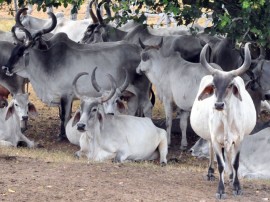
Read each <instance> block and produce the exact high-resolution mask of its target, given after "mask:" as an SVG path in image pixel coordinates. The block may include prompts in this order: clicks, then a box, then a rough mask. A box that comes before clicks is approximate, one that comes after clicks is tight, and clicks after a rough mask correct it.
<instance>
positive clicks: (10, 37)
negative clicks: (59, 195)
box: [0, 0, 270, 198]
mask: <svg viewBox="0 0 270 202" xmlns="http://www.w3.org/2000/svg"><path fill="white" fill-rule="evenodd" d="M94 1H95V0H92V1H91V3H90V8H89V11H90V15H91V17H92V21H90V20H78V21H72V20H67V19H65V18H64V17H63V16H61V15H58V16H56V15H54V14H53V13H51V12H49V13H48V15H49V16H50V19H48V20H44V19H38V18H35V17H32V16H30V15H27V8H23V9H20V10H19V11H18V13H17V14H16V17H15V20H16V24H15V25H14V26H13V28H12V30H11V32H2V31H0V47H1V50H0V67H2V68H1V69H0V71H1V73H0V84H1V85H2V86H3V88H0V108H1V109H0V111H1V112H0V116H1V123H0V124H1V129H0V145H3V146H15V147H16V146H17V144H18V142H20V141H23V142H25V143H26V144H27V146H28V147H35V145H36V144H35V143H34V142H33V141H31V140H29V139H28V138H27V137H26V136H25V135H24V134H23V131H25V130H26V128H27V120H28V115H33V116H35V115H37V111H36V109H35V106H34V105H33V104H32V103H30V102H29V100H28V97H29V95H28V93H26V92H25V83H26V82H27V80H29V81H30V83H31V85H32V87H33V89H34V91H35V92H36V94H37V96H38V97H39V98H40V99H41V100H42V102H44V103H46V104H47V105H49V106H58V107H59V109H60V110H59V116H60V119H61V125H60V131H61V132H60V134H59V136H58V138H59V140H62V139H65V138H68V140H69V141H70V142H71V143H72V144H75V145H78V146H79V147H80V150H79V151H78V152H76V155H77V156H78V157H80V156H82V155H86V156H87V158H88V159H92V160H96V161H103V160H106V159H112V158H114V160H115V161H116V162H123V161H125V160H151V159H156V158H160V163H161V165H165V164H166V163H167V158H166V156H167V153H168V145H170V144H171V128H172V117H173V106H174V104H175V105H176V106H177V107H178V109H179V111H178V112H179V116H180V128H181V133H182V140H181V147H180V149H186V148H187V145H188V143H187V139H186V129H187V124H188V118H189V117H190V123H191V126H192V128H193V130H194V131H195V132H196V133H197V134H198V135H199V136H200V137H202V138H203V139H200V140H199V141H198V142H197V144H196V145H195V146H196V147H195V146H194V147H193V148H192V151H193V155H198V156H207V155H206V153H205V152H202V151H203V150H207V151H209V156H210V163H209V169H208V174H207V176H208V180H213V179H214V175H213V173H214V157H216V161H217V163H218V171H219V185H218V190H217V193H216V195H217V198H224V196H225V188H224V170H225V165H226V167H227V170H228V173H229V174H230V180H231V181H232V184H233V192H234V194H235V195H240V194H241V186H240V183H239V179H238V168H239V159H240V149H241V145H242V143H243V147H242V149H241V152H243V153H245V154H243V156H246V157H245V160H246V161H245V164H248V163H250V164H254V163H255V162H254V161H248V160H247V159H256V158H258V156H264V157H265V158H266V159H267V158H268V159H269V157H267V155H265V153H267V150H262V149H261V147H262V145H263V147H264V148H268V147H269V146H270V138H269V137H270V136H269V134H268V133H267V132H264V133H262V134H258V135H257V134H256V135H252V141H248V140H246V139H248V138H245V137H244V136H247V135H249V134H250V133H255V131H254V130H253V129H254V127H255V126H256V127H255V128H256V132H259V133H260V131H262V130H263V129H264V130H267V128H268V127H269V124H268V123H265V124H259V123H258V122H256V121H257V117H258V116H259V114H260V110H261V103H263V101H264V100H267V99H269V98H270V80H269V76H270V62H269V61H268V60H266V59H265V55H264V51H262V50H260V54H258V53H254V52H253V51H250V46H251V45H250V43H246V44H245V46H244V48H239V49H237V48H236V47H235V44H234V43H233V41H232V40H230V39H228V38H226V37H221V36H210V35H208V34H205V33H203V32H201V33H199V34H197V35H195V36H194V35H191V34H190V33H189V29H188V28H185V27H183V26H181V28H179V29H174V31H173V32H172V31H171V30H170V28H159V29H158V30H152V29H151V28H148V27H146V26H145V25H141V24H137V23H135V22H133V21H131V22H128V23H127V24H125V25H124V26H122V27H117V26H116V25H115V24H113V23H106V22H105V21H104V20H103V18H102V15H101V12H100V7H101V6H102V2H101V3H99V4H98V6H97V10H96V15H97V16H96V15H95V14H94V12H93V9H92V4H93V3H94ZM197 26H199V25H197ZM256 54H257V55H259V56H258V57H256V58H254V57H252V56H251V55H256ZM209 62H210V63H209ZM152 85H154V86H155V89H156V95H157V96H158V97H159V99H160V100H161V101H162V103H163V105H164V109H165V115H166V129H167V131H165V130H164V129H160V128H158V127H156V126H155V125H154V124H153V122H152V120H151V116H152V108H153V106H154V104H155V94H154V92H153V90H152ZM4 87H5V88H6V89H8V91H6V90H5V88H4ZM9 93H11V95H12V100H11V101H10V103H8V101H7V97H8V94H9ZM74 99H80V107H79V109H78V110H77V111H76V112H75V114H74V116H73V117H72V118H70V117H71V109H72V102H73V100H74ZM189 115H190V116H189ZM265 128H266V129H265ZM264 130H263V131H264ZM267 131H269V129H268V130H267ZM267 135H268V136H269V137H268V136H267ZM257 137H258V139H259V140H257ZM250 138H251V137H250ZM262 139H263V142H262ZM203 141H207V142H208V143H209V148H208V147H207V146H205V142H203ZM202 142H203V143H204V144H202ZM251 142H252V149H253V150H256V148H257V147H258V148H260V149H261V150H260V153H258V152H257V153H256V154H257V157H256V156H255V157H254V155H255V152H253V153H252V155H253V156H252V157H251V158H249V157H250V156H249V153H248V150H249V149H248V148H250V147H249V145H250V144H251ZM205 147H207V149H205ZM262 152H265V153H264V154H262ZM202 153H203V155H201V154H202ZM214 154H215V155H214ZM250 154H251V153H250ZM265 161H267V160H265V159H264V160H263V161H262V162H265ZM240 162H243V160H241V161H240ZM268 162H269V161H268ZM257 164H258V162H257ZM249 167H253V168H255V169H253V171H252V174H251V175H252V176H253V177H254V176H256V174H254V173H256V171H258V172H259V173H260V177H261V176H267V178H269V173H267V172H266V171H265V170H263V169H264V168H265V167H263V165H262V164H259V165H250V166H249ZM262 167H263V168H262ZM267 167H269V166H267ZM240 168H241V165H240ZM227 170H226V171H227ZM254 170H255V171H254ZM262 170H263V171H262ZM263 172H266V173H267V174H265V175H262V174H261V173H263Z"/></svg>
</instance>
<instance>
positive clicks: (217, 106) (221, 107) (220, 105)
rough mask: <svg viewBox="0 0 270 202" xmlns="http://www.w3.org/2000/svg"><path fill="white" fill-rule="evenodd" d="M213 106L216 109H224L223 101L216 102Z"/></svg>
mask: <svg viewBox="0 0 270 202" xmlns="http://www.w3.org/2000/svg"><path fill="white" fill-rule="evenodd" d="M215 108H216V109H217V110H223V109H224V102H216V103H215Z"/></svg>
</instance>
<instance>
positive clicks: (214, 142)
mask: <svg viewBox="0 0 270 202" xmlns="http://www.w3.org/2000/svg"><path fill="white" fill-rule="evenodd" d="M248 45H249V43H247V44H246V45H245V60H244V63H243V65H242V66H241V67H239V68H238V69H236V70H232V71H229V72H224V71H221V70H217V69H214V68H213V67H212V65H211V64H209V63H208V62H207V61H206V58H205V54H206V51H207V49H208V44H207V45H205V46H204V48H203V50H202V52H201V56H200V61H201V64H202V66H203V67H205V68H206V69H208V70H209V71H210V72H211V75H207V76H205V77H203V78H202V80H201V83H200V87H199V91H198V93H197V96H196V99H195V101H194V104H193V107H192V110H191V116H190V123H191V126H192V128H193V130H194V131H195V132H196V133H197V134H198V135H199V136H200V137H202V138H204V139H206V140H208V142H209V143H210V147H209V148H210V164H209V169H208V175H207V176H208V180H213V178H214V176H213V173H214V167H213V155H214V152H215V154H216V157H217V163H218V170H219V177H220V178H219V185H218V190H217V193H216V197H217V198H218V199H221V198H224V197H225V188H224V167H225V162H226V163H228V168H229V172H230V179H231V180H232V184H233V193H234V194H235V195H240V194H241V193H242V191H241V186H240V182H239V180H238V175H237V171H238V167H239V158H240V147H241V143H242V141H243V138H244V136H245V135H249V134H250V133H251V131H252V130H253V128H254V127H255V124H256V110H255V107H254V103H253V101H252V99H251V97H250V95H249V93H248V92H247V91H246V89H245V84H244V81H243V79H242V78H240V77H239V76H240V75H241V74H243V73H245V72H246V71H247V70H248V69H249V66H250V64H251V57H250V51H249V48H248ZM224 154H225V155H224ZM225 157H226V161H225Z"/></svg>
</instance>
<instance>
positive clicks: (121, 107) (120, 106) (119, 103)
mask: <svg viewBox="0 0 270 202" xmlns="http://www.w3.org/2000/svg"><path fill="white" fill-rule="evenodd" d="M117 109H118V111H119V112H120V113H121V114H123V113H125V111H126V106H125V104H124V103H123V102H122V101H120V100H119V101H117Z"/></svg>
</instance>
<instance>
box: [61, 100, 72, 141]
mask: <svg viewBox="0 0 270 202" xmlns="http://www.w3.org/2000/svg"><path fill="white" fill-rule="evenodd" d="M72 101H73V99H72V98H67V97H62V98H61V101H60V102H61V104H60V107H59V116H60V120H61V125H60V134H59V135H58V139H57V140H58V141H62V140H67V136H66V129H65V128H66V125H67V122H68V120H69V119H70V116H71V107H72Z"/></svg>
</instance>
